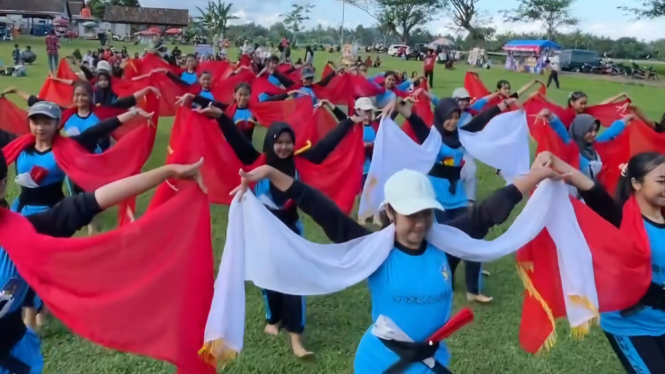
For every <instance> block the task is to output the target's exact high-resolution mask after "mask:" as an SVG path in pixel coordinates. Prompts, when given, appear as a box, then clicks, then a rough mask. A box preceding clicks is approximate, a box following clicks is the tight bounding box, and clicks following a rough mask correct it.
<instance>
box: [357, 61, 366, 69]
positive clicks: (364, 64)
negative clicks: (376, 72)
mask: <svg viewBox="0 0 665 374" xmlns="http://www.w3.org/2000/svg"><path fill="white" fill-rule="evenodd" d="M363 66H364V67H368V66H367V64H366V63H364V62H361V63H360V64H358V67H359V68H361V67H363Z"/></svg>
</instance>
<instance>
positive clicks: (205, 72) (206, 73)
mask: <svg viewBox="0 0 665 374" xmlns="http://www.w3.org/2000/svg"><path fill="white" fill-rule="evenodd" d="M204 75H209V76H211V77H212V73H211V72H209V71H208V70H206V71H204V72H202V73H201V77H202V76H204Z"/></svg>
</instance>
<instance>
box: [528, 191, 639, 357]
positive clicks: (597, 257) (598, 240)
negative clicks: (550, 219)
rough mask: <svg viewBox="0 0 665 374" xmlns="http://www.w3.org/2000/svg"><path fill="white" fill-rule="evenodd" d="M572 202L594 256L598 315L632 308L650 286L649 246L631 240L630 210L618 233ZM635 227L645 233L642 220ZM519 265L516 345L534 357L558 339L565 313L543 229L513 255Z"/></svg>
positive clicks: (550, 243) (555, 262)
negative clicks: (519, 312)
mask: <svg viewBox="0 0 665 374" xmlns="http://www.w3.org/2000/svg"><path fill="white" fill-rule="evenodd" d="M571 200H572V203H573V208H574V210H575V215H576V216H577V221H578V222H579V225H580V228H581V229H582V233H583V234H584V237H585V239H586V241H587V244H588V245H589V248H590V250H591V254H592V257H593V267H594V278H595V283H596V290H597V292H598V301H599V306H600V312H601V313H602V312H611V311H617V310H623V309H626V308H629V307H631V306H633V305H635V304H636V303H637V302H639V300H640V299H641V298H642V296H643V295H644V293H645V292H646V290H647V288H648V286H649V284H650V283H651V256H650V253H649V251H648V248H647V250H645V249H644V247H643V246H642V245H641V244H640V243H637V242H636V241H635V240H634V239H635V238H636V236H634V233H636V232H637V231H635V229H636V228H639V227H638V225H637V223H636V222H634V221H635V219H634V218H631V217H633V216H634V214H633V213H630V209H632V208H631V206H630V205H628V204H627V206H626V207H624V218H623V223H622V225H621V230H618V229H617V228H616V227H614V226H612V224H610V223H609V222H607V221H605V220H604V219H602V218H601V217H599V216H598V215H597V214H596V213H595V212H593V211H592V210H591V209H590V208H589V207H587V206H586V205H584V204H583V203H582V202H580V201H577V200H576V199H574V198H572V197H571ZM635 205H636V204H635ZM638 218H641V215H639V210H638ZM639 224H640V225H641V226H640V227H641V230H642V232H644V223H643V222H641V219H640V222H639ZM629 226H630V227H629ZM644 236H646V233H645V232H644ZM617 249H620V250H619V251H617ZM517 264H518V271H519V274H520V277H521V278H522V281H523V282H524V285H525V288H526V293H525V299H524V305H523V307H522V322H521V325H520V344H521V345H522V348H523V349H524V350H526V351H527V352H530V353H536V352H538V351H540V350H541V349H542V348H545V349H548V348H551V347H552V345H553V344H554V343H555V341H556V334H555V320H556V319H557V318H561V317H564V316H565V315H566V309H565V302H564V299H563V297H562V295H563V291H562V288H561V277H560V273H559V265H558V257H557V253H556V246H555V244H554V242H553V241H552V238H551V237H550V235H549V234H548V232H547V230H544V231H543V232H542V233H540V234H539V235H538V236H537V237H536V238H535V239H534V240H532V241H531V242H530V243H529V244H528V245H527V246H525V247H523V248H521V249H520V250H519V251H518V252H517ZM627 279H629V280H630V281H629V282H627V281H626V280H627Z"/></svg>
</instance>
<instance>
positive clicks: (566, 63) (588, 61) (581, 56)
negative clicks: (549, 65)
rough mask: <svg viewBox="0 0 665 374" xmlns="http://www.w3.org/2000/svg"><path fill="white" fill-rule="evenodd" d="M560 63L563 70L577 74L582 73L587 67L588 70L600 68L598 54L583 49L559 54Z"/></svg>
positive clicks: (567, 50) (568, 50)
mask: <svg viewBox="0 0 665 374" xmlns="http://www.w3.org/2000/svg"><path fill="white" fill-rule="evenodd" d="M559 61H560V65H561V70H563V71H572V72H575V73H579V72H581V71H582V69H583V67H584V66H585V65H586V66H587V67H586V69H587V70H590V68H592V67H598V68H599V67H600V58H599V57H598V53H596V52H594V51H585V50H581V49H564V50H563V51H561V53H560V54H559ZM594 70H595V69H594Z"/></svg>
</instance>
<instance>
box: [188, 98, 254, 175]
mask: <svg viewBox="0 0 665 374" xmlns="http://www.w3.org/2000/svg"><path fill="white" fill-rule="evenodd" d="M197 112H199V113H201V114H205V115H206V116H208V117H211V118H215V119H217V123H218V124H219V128H220V130H222V134H224V138H226V142H227V143H229V145H230V146H231V148H232V149H233V152H235V154H236V156H238V159H240V162H242V163H243V165H251V164H253V163H254V162H256V160H258V159H259V157H260V156H261V153H260V152H259V151H257V150H256V149H255V148H254V145H253V144H252V143H251V142H250V141H248V140H247V138H245V136H244V135H243V134H242V133H241V132H240V130H239V129H238V126H236V124H235V123H233V120H232V119H231V118H229V116H227V115H226V114H224V112H223V111H222V110H221V109H220V108H217V107H215V106H208V107H207V108H204V109H197Z"/></svg>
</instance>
